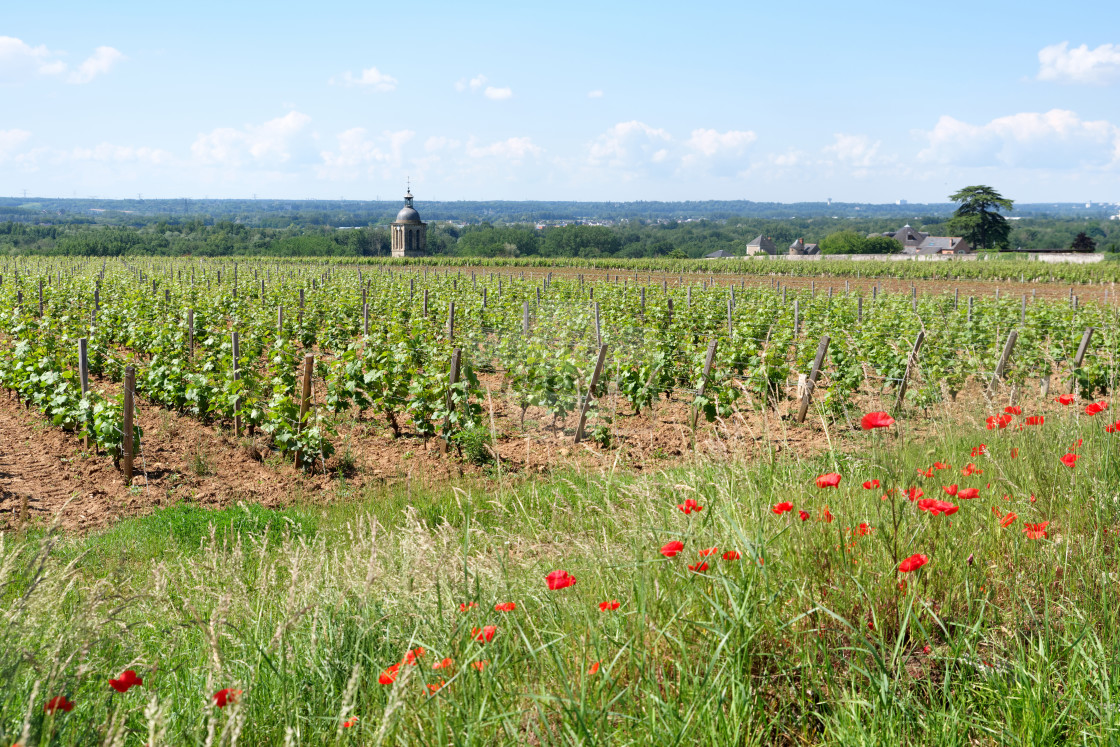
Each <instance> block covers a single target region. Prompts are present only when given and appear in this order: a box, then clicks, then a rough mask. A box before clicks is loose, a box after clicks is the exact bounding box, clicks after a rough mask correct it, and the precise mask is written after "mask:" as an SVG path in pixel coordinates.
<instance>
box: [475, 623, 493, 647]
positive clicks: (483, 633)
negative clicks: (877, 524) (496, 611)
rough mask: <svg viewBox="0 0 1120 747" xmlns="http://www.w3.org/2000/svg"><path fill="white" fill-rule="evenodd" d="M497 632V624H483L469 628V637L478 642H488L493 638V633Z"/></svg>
mask: <svg viewBox="0 0 1120 747" xmlns="http://www.w3.org/2000/svg"><path fill="white" fill-rule="evenodd" d="M497 632H498V626H497V625H484V626H483V627H481V628H471V638H473V639H475V640H476V641H478V642H479V643H489V642H490V641H492V640H494V634H495V633H497Z"/></svg>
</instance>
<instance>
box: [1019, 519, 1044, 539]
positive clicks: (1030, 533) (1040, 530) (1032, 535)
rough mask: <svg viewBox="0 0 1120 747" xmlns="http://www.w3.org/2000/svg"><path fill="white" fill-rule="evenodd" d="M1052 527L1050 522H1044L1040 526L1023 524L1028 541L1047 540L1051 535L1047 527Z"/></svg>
mask: <svg viewBox="0 0 1120 747" xmlns="http://www.w3.org/2000/svg"><path fill="white" fill-rule="evenodd" d="M1048 526H1050V522H1048V521H1043V522H1041V523H1038V524H1027V523H1024V524H1023V534H1025V535H1027V539H1032V540H1038V539H1046V538H1047V537H1049V536H1050V535H1049V534H1048V533H1047V531H1046V527H1048Z"/></svg>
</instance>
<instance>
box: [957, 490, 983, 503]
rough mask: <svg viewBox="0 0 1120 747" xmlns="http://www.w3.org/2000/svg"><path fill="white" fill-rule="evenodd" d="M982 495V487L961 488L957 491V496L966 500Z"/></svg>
mask: <svg viewBox="0 0 1120 747" xmlns="http://www.w3.org/2000/svg"><path fill="white" fill-rule="evenodd" d="M979 495H980V488H961V489H960V490H958V491H957V497H958V498H961V499H963V500H966V501H971V500H972V499H973V498H977V497H979Z"/></svg>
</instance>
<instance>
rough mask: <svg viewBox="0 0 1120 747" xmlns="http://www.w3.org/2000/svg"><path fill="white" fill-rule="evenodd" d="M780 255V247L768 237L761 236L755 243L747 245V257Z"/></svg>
mask: <svg viewBox="0 0 1120 747" xmlns="http://www.w3.org/2000/svg"><path fill="white" fill-rule="evenodd" d="M777 253H778V246H777V245H776V244H775V243H774V242H773V241H771V240H770V238H769V237H768V236H763V235H762V234H759V235H758V237H757V238H755V240H754V241H752V242H750V243H749V244H747V256H748V257H753V256H755V255H758V254H769V255H771V256H773V255H775V254H777Z"/></svg>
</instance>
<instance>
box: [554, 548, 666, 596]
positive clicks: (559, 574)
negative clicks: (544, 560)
mask: <svg viewBox="0 0 1120 747" xmlns="http://www.w3.org/2000/svg"><path fill="white" fill-rule="evenodd" d="M662 549H663V550H664V548H662ZM544 580H545V581H546V582H547V583H548V588H549V589H550V590H552V591H556V590H557V589H566V588H568V587H569V586H575V584H576V577H575V576H572V575H569V574H568V572H567V571H560V570H557V571H553V572H552V573H550V574H548V575H547V576H545V577H544Z"/></svg>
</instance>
